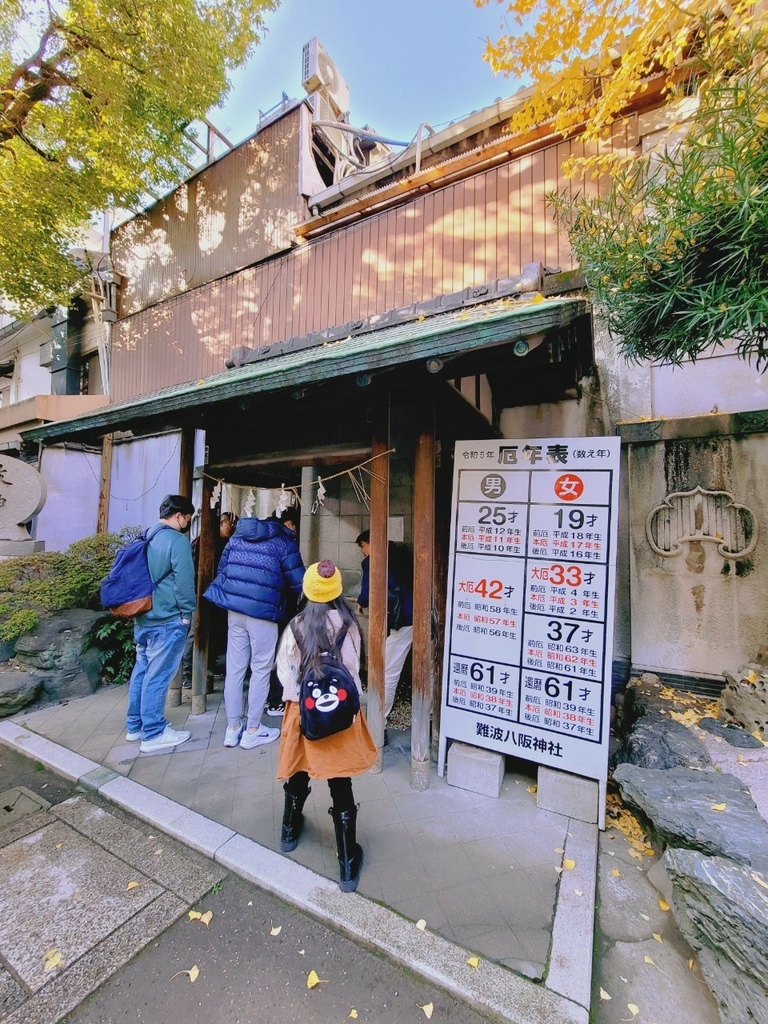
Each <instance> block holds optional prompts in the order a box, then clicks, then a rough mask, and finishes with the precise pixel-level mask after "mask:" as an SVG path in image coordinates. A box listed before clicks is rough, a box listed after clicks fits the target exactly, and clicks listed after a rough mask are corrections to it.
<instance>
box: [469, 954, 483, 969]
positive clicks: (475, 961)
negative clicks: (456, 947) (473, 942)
mask: <svg viewBox="0 0 768 1024" xmlns="http://www.w3.org/2000/svg"><path fill="white" fill-rule="evenodd" d="M467 963H468V964H469V966H470V967H474V968H475V969H477V968H478V967H479V966H480V957H479V956H471V957H470V958H469V960H467Z"/></svg>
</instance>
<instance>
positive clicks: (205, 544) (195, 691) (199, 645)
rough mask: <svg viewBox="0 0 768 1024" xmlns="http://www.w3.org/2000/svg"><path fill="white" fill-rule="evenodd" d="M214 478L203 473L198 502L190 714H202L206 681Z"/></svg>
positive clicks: (209, 619)
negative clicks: (195, 599) (198, 526)
mask: <svg viewBox="0 0 768 1024" xmlns="http://www.w3.org/2000/svg"><path fill="white" fill-rule="evenodd" d="M212 492H213V481H212V480H210V479H209V478H208V477H207V476H204V477H203V497H202V504H201V506H200V537H199V540H198V542H197V614H196V616H195V647H194V651H193V653H192V714H193V715H204V714H205V710H206V690H207V681H208V644H209V642H210V633H211V606H210V604H209V603H208V602H207V601H204V600H203V593H204V592H205V590H206V589H207V588H208V585H209V584H210V582H211V580H212V579H213V560H214V537H213V525H214V521H213V514H212V512H211V494H212Z"/></svg>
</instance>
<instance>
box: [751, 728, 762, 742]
mask: <svg viewBox="0 0 768 1024" xmlns="http://www.w3.org/2000/svg"><path fill="white" fill-rule="evenodd" d="M750 735H751V736H753V737H754V738H755V739H756V740H761V739H762V738H763V734H762V733H761V732H760V730H759V729H755V731H754V732H753V733H750Z"/></svg>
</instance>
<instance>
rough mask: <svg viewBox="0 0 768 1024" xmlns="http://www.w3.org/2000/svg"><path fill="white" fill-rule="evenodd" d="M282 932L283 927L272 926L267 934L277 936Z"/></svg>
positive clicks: (279, 925)
mask: <svg viewBox="0 0 768 1024" xmlns="http://www.w3.org/2000/svg"><path fill="white" fill-rule="evenodd" d="M282 930H283V926H282V925H281V924H273V925H272V927H271V928H270V929H269V934H270V935H279V934H280V932H281V931H282Z"/></svg>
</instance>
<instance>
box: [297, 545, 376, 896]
mask: <svg viewBox="0 0 768 1024" xmlns="http://www.w3.org/2000/svg"><path fill="white" fill-rule="evenodd" d="M342 589H343V587H342V582H341V573H340V572H339V570H338V569H337V568H336V566H335V565H334V564H333V562H332V561H331V560H330V559H329V558H326V559H324V560H323V561H322V562H316V563H315V564H314V565H311V566H310V567H309V568H308V569H307V571H306V573H305V574H304V583H303V590H304V595H305V597H306V599H307V603H306V605H305V606H304V608H303V609H302V611H300V612H299V614H298V615H297V616H296V617H295V618H294V619H293V620H292V621H291V622H290V624H289V626H288V628H287V629H286V630H285V632H284V633H283V636H282V640H281V641H280V647H279V649H278V652H277V674H278V677H279V678H280V682H281V683H282V684H283V700H284V701H285V715H284V717H283V728H282V731H281V733H280V752H279V754H278V759H277V778H278V779H279V780H285V782H284V785H283V789H284V790H285V809H284V812H283V823H282V829H281V833H280V849H281V850H282V851H283V853H289V852H290V851H291V850H295V849H296V847H297V846H298V844H299V838H300V836H301V831H302V829H303V827H304V815H303V814H302V810H303V808H304V803H305V801H306V799H307V796H308V795H309V793H310V788H309V780H310V778H313V779H327V780H328V787H329V789H330V791H331V800H332V801H333V806H332V807H330V808H329V810H328V813H329V814H330V815H331V817H332V818H333V824H334V828H335V831H336V847H337V852H338V857H339V887H340V888H341V890H342V892H354V890H355V889H357V884H358V881H359V879H360V867H361V865H362V863H363V851H362V848H361V847H360V845H359V844H358V842H357V836H356V829H357V806H356V805H355V800H354V796H353V794H352V779H351V776H352V775H360V774H361V773H362V772H366V771H368V769H369V768H370V767H371V765H372V764H373V763H374V761H375V760H376V747H375V746H374V743H373V740H372V739H371V736H370V733H369V732H368V726H367V725H366V723H365V716H364V715H363V712H362V710H361V711H360V712H359V713H358V714H357V715H356V717H355V720H354V722H353V724H352V725H351V726H350V727H349V728H348V729H345V730H344V731H343V732H337V733H335V734H334V735H333V736H327V737H325V738H323V739H319V740H307V739H305V737H304V736H303V735H302V733H301V727H300V716H299V703H298V701H299V682H300V680H301V679H302V677H303V675H304V673H305V671H306V670H307V669H308V668H309V667H312V666H314V667H315V669H318V667H319V658H320V655H321V654H322V653H323V652H324V651H330V650H331V649H334V648H335V647H336V643H335V641H336V637H337V636H341V637H342V638H343V642H342V644H341V648H340V650H339V651H338V657H339V658H340V659H341V661H342V662H343V663H344V665H345V667H346V668H347V670H348V671H349V672H350V674H351V676H352V678H353V679H354V681H355V684H356V686H357V689H358V692H361V690H362V688H361V685H360V655H361V651H362V638H361V636H360V627H359V626H358V624H357V620H356V618H355V615H354V612H353V611H352V609H351V607H350V606H349V604H348V602H347V601H346V599H345V598H344V597H343V596H342Z"/></svg>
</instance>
